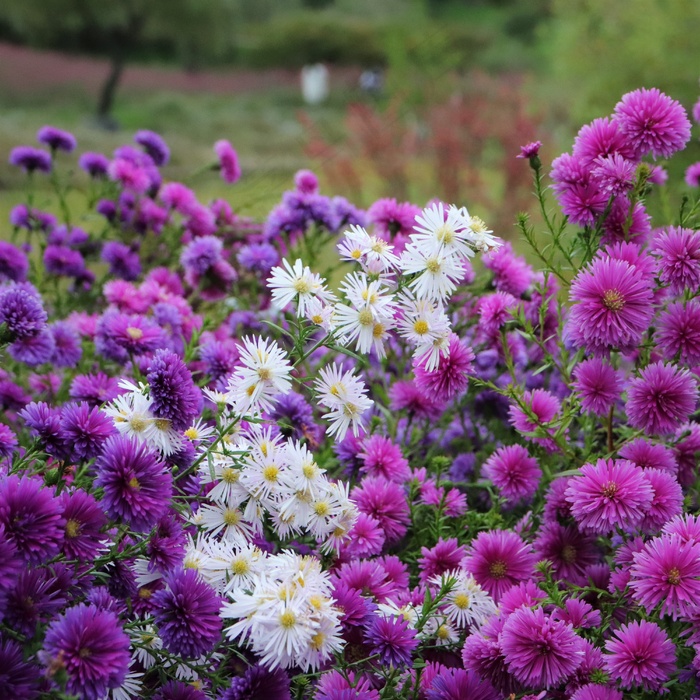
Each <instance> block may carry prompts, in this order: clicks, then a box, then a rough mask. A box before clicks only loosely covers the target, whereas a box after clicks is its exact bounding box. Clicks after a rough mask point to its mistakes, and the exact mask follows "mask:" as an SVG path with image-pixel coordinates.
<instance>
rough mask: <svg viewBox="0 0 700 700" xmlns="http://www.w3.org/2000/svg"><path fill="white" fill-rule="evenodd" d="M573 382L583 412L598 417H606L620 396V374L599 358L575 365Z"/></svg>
mask: <svg viewBox="0 0 700 700" xmlns="http://www.w3.org/2000/svg"><path fill="white" fill-rule="evenodd" d="M574 380H575V381H574V383H573V387H574V389H575V390H576V391H577V392H578V394H579V397H580V398H581V407H582V408H583V410H584V411H592V412H593V413H595V414H596V415H599V416H605V415H607V414H608V411H610V409H611V408H612V407H613V406H614V405H615V402H616V401H617V400H618V399H619V398H620V395H621V394H622V373H621V372H620V371H618V370H616V369H614V368H613V367H611V366H610V365H609V364H608V363H607V362H606V361H605V360H603V359H602V358H600V357H593V358H591V359H590V360H584V361H583V362H581V363H579V364H578V365H576V369H574Z"/></svg>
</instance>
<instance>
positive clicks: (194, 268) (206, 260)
mask: <svg viewBox="0 0 700 700" xmlns="http://www.w3.org/2000/svg"><path fill="white" fill-rule="evenodd" d="M223 249H224V244H223V243H222V242H221V241H220V240H219V239H218V238H216V237H215V236H202V237H201V238H196V239H195V240H194V241H192V242H191V243H190V244H189V245H187V247H186V248H185V249H184V250H183V251H182V254H181V255H180V264H181V265H182V266H183V267H184V268H185V271H186V272H188V273H191V274H196V275H204V274H206V273H207V272H208V271H209V269H210V268H211V267H213V266H214V264H215V263H217V262H218V261H219V260H221V258H222V254H223Z"/></svg>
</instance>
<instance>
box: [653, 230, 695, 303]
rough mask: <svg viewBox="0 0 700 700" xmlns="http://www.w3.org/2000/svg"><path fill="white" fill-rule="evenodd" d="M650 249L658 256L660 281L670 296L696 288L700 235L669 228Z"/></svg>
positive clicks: (659, 234)
mask: <svg viewBox="0 0 700 700" xmlns="http://www.w3.org/2000/svg"><path fill="white" fill-rule="evenodd" d="M652 247H653V250H654V252H655V253H656V254H657V255H658V256H659V269H660V277H661V281H662V282H663V283H664V284H667V285H668V286H669V287H670V289H671V292H672V293H673V294H682V293H683V291H684V290H685V289H690V290H692V291H695V290H696V289H697V288H698V287H700V233H698V232H697V231H693V230H692V229H688V228H677V227H674V226H669V227H668V228H667V229H663V230H662V231H660V232H659V233H658V234H657V235H656V236H655V237H654V241H653V243H652Z"/></svg>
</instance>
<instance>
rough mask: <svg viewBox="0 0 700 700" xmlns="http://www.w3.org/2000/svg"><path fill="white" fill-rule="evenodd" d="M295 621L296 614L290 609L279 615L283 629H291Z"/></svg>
mask: <svg viewBox="0 0 700 700" xmlns="http://www.w3.org/2000/svg"><path fill="white" fill-rule="evenodd" d="M296 622H297V616H296V615H295V614H294V613H293V612H292V611H291V610H285V611H284V612H283V613H282V614H281V615H280V625H282V627H284V628H285V629H287V630H288V629H291V628H292V627H294V625H295V624H296Z"/></svg>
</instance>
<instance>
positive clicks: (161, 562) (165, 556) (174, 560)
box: [146, 513, 185, 573]
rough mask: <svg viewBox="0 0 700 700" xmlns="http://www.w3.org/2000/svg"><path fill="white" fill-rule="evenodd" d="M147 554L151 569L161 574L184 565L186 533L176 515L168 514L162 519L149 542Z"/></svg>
mask: <svg viewBox="0 0 700 700" xmlns="http://www.w3.org/2000/svg"><path fill="white" fill-rule="evenodd" d="M146 553H147V554H148V558H149V569H155V570H156V571H160V572H161V573H166V572H168V571H172V570H173V569H175V568H176V567H178V566H180V565H181V564H182V560H183V558H184V555H185V533H184V531H183V529H182V526H181V525H180V523H179V522H178V519H177V516H176V515H174V514H173V513H168V514H167V515H166V516H165V517H163V518H162V519H161V521H160V522H159V523H158V525H157V527H156V529H155V531H154V532H153V534H152V535H151V539H150V540H149V541H148V546H147V548H146Z"/></svg>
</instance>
